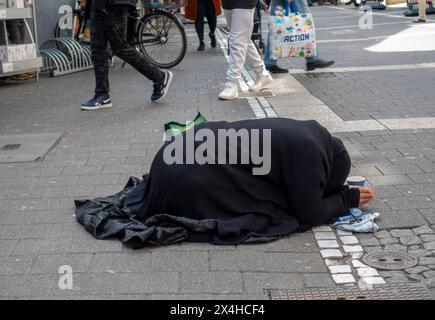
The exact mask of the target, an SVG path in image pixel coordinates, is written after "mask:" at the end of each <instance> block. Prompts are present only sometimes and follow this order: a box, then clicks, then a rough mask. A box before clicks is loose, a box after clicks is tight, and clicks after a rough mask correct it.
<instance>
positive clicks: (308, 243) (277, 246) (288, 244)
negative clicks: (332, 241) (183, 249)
mask: <svg viewBox="0 0 435 320" xmlns="http://www.w3.org/2000/svg"><path fill="white" fill-rule="evenodd" d="M208 247H209V246H208ZM251 248H252V249H253V250H263V251H264V252H293V253H294V252H301V253H309V252H318V250H319V249H318V246H317V243H316V241H315V239H314V237H313V235H312V234H311V233H310V232H306V233H295V234H291V235H290V236H287V237H284V238H283V239H280V240H277V241H273V242H269V243H264V244H257V245H254V246H248V247H246V249H251Z"/></svg>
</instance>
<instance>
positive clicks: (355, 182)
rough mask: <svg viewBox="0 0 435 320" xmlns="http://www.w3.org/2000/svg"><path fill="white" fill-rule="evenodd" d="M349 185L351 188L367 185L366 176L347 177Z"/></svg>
mask: <svg viewBox="0 0 435 320" xmlns="http://www.w3.org/2000/svg"><path fill="white" fill-rule="evenodd" d="M347 185H348V186H349V187H350V188H356V187H364V186H365V185H366V178H364V177H361V176H353V177H349V178H347Z"/></svg>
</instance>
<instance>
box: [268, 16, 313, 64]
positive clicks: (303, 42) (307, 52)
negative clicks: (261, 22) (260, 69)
mask: <svg viewBox="0 0 435 320" xmlns="http://www.w3.org/2000/svg"><path fill="white" fill-rule="evenodd" d="M269 19H270V21H269V22H270V23H269V32H270V52H269V54H270V58H271V59H273V60H280V59H286V58H294V57H297V58H307V57H314V56H317V50H316V30H315V27H314V22H313V17H312V15H311V13H297V14H295V13H290V14H289V15H287V16H270V17H269Z"/></svg>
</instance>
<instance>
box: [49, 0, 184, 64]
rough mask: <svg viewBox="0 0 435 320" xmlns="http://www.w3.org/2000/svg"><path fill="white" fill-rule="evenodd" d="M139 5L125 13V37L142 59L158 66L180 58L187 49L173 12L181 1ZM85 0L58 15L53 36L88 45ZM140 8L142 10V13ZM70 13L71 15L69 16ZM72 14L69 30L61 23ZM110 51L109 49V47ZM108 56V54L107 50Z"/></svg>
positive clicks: (174, 62) (79, 0)
mask: <svg viewBox="0 0 435 320" xmlns="http://www.w3.org/2000/svg"><path fill="white" fill-rule="evenodd" d="M148 1H150V2H147V1H144V2H142V3H141V4H142V7H141V8H134V9H133V10H132V11H131V12H130V15H129V18H130V19H131V21H129V23H131V22H132V23H133V27H132V28H131V27H129V28H128V29H129V30H128V35H127V39H128V41H129V43H130V45H132V46H134V47H136V48H137V49H138V50H139V51H140V52H141V53H142V55H143V56H144V57H145V59H147V60H148V62H150V63H151V64H153V65H155V66H158V67H160V68H164V69H167V68H172V67H175V66H177V65H178V64H179V63H180V62H181V61H183V59H184V57H185V56H186V51H187V36H186V32H185V30H184V25H183V23H182V22H181V21H180V19H179V18H178V17H177V16H176V15H175V14H174V12H176V11H178V9H180V8H181V7H183V6H184V5H185V3H184V2H183V1H180V0H176V2H167V0H160V1H163V3H161V2H158V1H157V0H148ZM85 6H86V0H77V4H76V8H75V9H74V10H73V11H72V13H66V14H65V15H63V16H62V17H60V19H59V22H58V24H57V25H56V30H55V37H56V38H59V37H65V36H66V37H71V36H72V37H73V38H74V39H75V40H76V41H78V42H80V43H82V44H85V45H88V44H89V40H90V30H89V28H88V21H87V19H86V14H85V11H86V10H85ZM142 11H144V14H142ZM71 15H72V17H71ZM68 18H72V19H73V20H72V21H73V31H72V34H71V29H70V30H64V28H62V27H61V25H62V24H64V23H65V21H66V19H68ZM109 51H110V50H109ZM110 56H111V54H110Z"/></svg>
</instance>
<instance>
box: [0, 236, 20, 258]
mask: <svg viewBox="0 0 435 320" xmlns="http://www.w3.org/2000/svg"><path fill="white" fill-rule="evenodd" d="M17 242H18V241H17V240H0V256H7V255H9V253H10V252H11V251H12V249H13V248H14V247H15V246H16V244H17Z"/></svg>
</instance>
